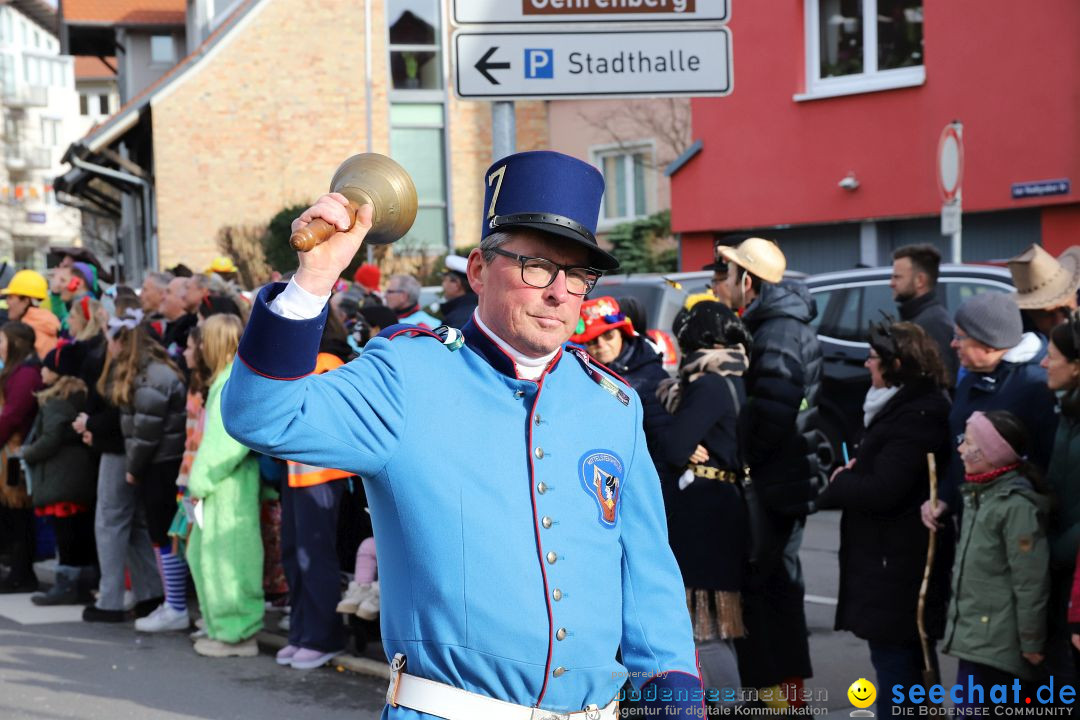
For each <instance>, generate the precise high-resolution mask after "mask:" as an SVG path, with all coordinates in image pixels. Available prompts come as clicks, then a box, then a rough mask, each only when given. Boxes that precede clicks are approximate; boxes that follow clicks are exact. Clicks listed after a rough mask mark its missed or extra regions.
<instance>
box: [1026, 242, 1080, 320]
mask: <svg viewBox="0 0 1080 720" xmlns="http://www.w3.org/2000/svg"><path fill="white" fill-rule="evenodd" d="M1009 272H1010V273H1011V274H1012V279H1013V285H1015V286H1016V295H1015V300H1016V304H1017V305H1018V306H1019V307H1020V309H1021V310H1043V309H1047V308H1056V307H1061V306H1063V305H1068V304H1070V300H1071V299H1074V298H1075V297H1076V289H1077V287H1080V245H1074V246H1073V247H1071V248H1069V249H1068V250H1066V251H1065V252H1063V253H1061V256H1060V257H1058V258H1056V259H1055V258H1054V256H1053V255H1051V254H1050V253H1048V252H1046V250H1044V249H1043V248H1042V246H1041V245H1032V246H1031V247H1029V248H1028V249H1027V250H1025V251H1024V252H1022V253H1020V254H1019V255H1017V256H1016V257H1014V258H1012V259H1011V260H1009Z"/></svg>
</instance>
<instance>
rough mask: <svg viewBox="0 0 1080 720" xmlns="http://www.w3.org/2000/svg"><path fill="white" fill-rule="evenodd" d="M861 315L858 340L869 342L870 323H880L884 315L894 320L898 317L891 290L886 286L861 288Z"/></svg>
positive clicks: (898, 313)
mask: <svg viewBox="0 0 1080 720" xmlns="http://www.w3.org/2000/svg"><path fill="white" fill-rule="evenodd" d="M862 307H863V314H862V321H861V323H860V326H859V338H858V339H859V340H862V341H864V342H869V341H870V323H872V322H881V320H882V318H883V315H882V313H884V314H885V315H889V316H890V317H892V318H893V319H894V320H898V319H899V316H900V312H899V310H897V307H896V301H895V300H893V296H892V288H891V287H889V286H888V285H867V286H866V287H864V288H863V303H862Z"/></svg>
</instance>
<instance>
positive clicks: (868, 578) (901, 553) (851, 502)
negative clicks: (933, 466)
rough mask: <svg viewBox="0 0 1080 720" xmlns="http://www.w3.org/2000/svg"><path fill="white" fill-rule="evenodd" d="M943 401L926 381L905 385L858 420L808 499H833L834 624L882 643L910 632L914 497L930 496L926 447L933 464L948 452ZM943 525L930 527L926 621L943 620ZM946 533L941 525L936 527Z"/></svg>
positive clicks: (920, 563)
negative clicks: (932, 554) (851, 460)
mask: <svg viewBox="0 0 1080 720" xmlns="http://www.w3.org/2000/svg"><path fill="white" fill-rule="evenodd" d="M948 432H949V401H948V399H947V398H946V397H945V394H944V393H943V392H942V391H941V390H938V389H935V388H934V387H933V386H931V385H929V384H920V385H909V386H905V387H902V388H901V389H900V391H899V392H898V393H897V394H896V395H895V396H894V397H893V398H892V399H891V400H890V401H889V402H888V404H886V405H885V407H884V408H882V409H881V411H880V412H878V414H877V416H876V417H875V418H874V419H873V421H872V422H871V423H870V426H869V427H868V428H867V429H866V434H865V436H864V437H863V441H862V443H861V444H860V445H859V452H858V454H857V455H856V458H855V466H854V467H853V468H852V469H851V470H845V471H842V472H840V473H839V474H838V475H837V476H836V478H835V479H834V480H833V481H832V482H831V483H830V484H829V486H828V487H827V488H825V490H824V491H823V492H822V493H821V495H820V496H819V497H818V507H821V508H840V509H842V510H843V511H844V514H843V516H842V517H841V520H840V592H839V597H838V599H839V603H838V604H837V607H836V629H837V630H849V631H851V632H853V633H855V634H856V635H857V636H859V637H860V638H863V639H864V640H869V641H872V642H882V643H890V644H908V643H917V642H918V641H919V633H918V628H917V627H916V619H915V618H916V607H917V605H918V598H919V587H920V585H921V583H922V577H923V569H924V567H925V564H926V549H927V544H928V541H929V531H928V530H927V529H926V527H925V526H924V525H923V524H922V520H921V519H920V507H921V506H922V504H923V502H925V501H926V500H927V499H928V498H929V497H930V484H929V469H928V465H927V458H926V456H927V453H934V455H935V458H936V460H937V463H938V467H939V468H943V467H944V462H945V461H946V459H947V458H948V456H949V453H950V452H951V447H950V441H949V435H948ZM950 528H951V526H948V527H947V528H946V529H945V530H939V531H938V533H937V536H938V540H937V542H938V549H937V557H936V558H935V560H934V573H933V575H932V576H931V584H930V586H929V588H928V592H927V604H926V629H927V633H928V634H929V635H930V636H931V637H933V638H940V637H942V634H943V633H944V630H945V606H946V602H947V600H948V587H949V569H950V568H951V567H952V556H951V553H952V548H953V542H952V535H951V531H950ZM946 533H949V534H948V535H946Z"/></svg>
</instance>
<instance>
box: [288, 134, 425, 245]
mask: <svg viewBox="0 0 1080 720" xmlns="http://www.w3.org/2000/svg"><path fill="white" fill-rule="evenodd" d="M330 192H337V193H341V194H342V195H344V196H345V197H346V198H348V200H349V206H348V209H349V217H350V218H351V219H350V222H349V228H350V229H351V228H352V226H353V225H354V224H355V223H356V214H357V213H358V212H359V211H360V206H362V205H364V204H368V205H371V206H372V207H373V208H374V212H373V213H372V217H371V223H372V224H371V230H369V231H368V234H367V237H365V238H364V242H365V243H371V244H373V245H389V244H390V243H392V242H394V241H395V240H400V239H401V238H402V237H403V236H404V235H405V233H407V232H409V229H410V228H411V227H412V225H413V222H414V221H415V220H416V208H417V198H416V185H415V184H413V181H412V178H411V177H409V173H407V172H405V168H403V167H401V165H399V164H398V163H396V162H394V161H393V160H391V159H390V158H388V157H386V156H385V155H380V154H379V153H362V154H360V155H353V156H352V157H351V158H349V159H348V160H346V161H345V162H343V163H342V164H341V167H339V168H338V169H337V172H336V173H334V177H333V179H332V180H331V181H330ZM336 232H337V228H336V227H335V226H333V225H331V224H330V223H328V222H326V221H325V220H323V219H321V218H316V219H315V220H312V221H311V222H310V223H308V224H307V226H305V227H302V228H300V229H299V230H297V231H296V232H294V233H293V234H292V237H290V238H289V244H290V245H292V247H293V249H294V250H296V251H298V252H308V251H309V250H311V249H312V248H314V247H315V246H316V245H319V244H320V243H323V242H326V241H327V240H329V239H330V237H331V236H332V235H333V234H334V233H336Z"/></svg>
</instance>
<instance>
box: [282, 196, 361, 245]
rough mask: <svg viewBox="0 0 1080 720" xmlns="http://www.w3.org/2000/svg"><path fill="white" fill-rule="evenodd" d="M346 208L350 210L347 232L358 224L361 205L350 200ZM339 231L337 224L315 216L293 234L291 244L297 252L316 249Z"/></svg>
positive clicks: (290, 239)
mask: <svg viewBox="0 0 1080 720" xmlns="http://www.w3.org/2000/svg"><path fill="white" fill-rule="evenodd" d="M346 210H348V212H349V227H348V228H347V229H346V230H345V232H348V231H349V230H352V229H353V226H354V225H356V216H357V214H358V213H359V212H360V206H359V205H357V204H356V203H354V202H353V201H351V200H350V201H349V204H348V205H347V206H346ZM337 231H338V229H337V226H336V225H331V224H330V223H328V222H326V221H325V220H323V219H322V218H315V219H314V220H312V221H311V222H309V223H308V224H307V225H305V226H304V227H302V228H300V229H299V230H297V231H296V232H294V233H293V234H292V236H291V237H290V238H289V245H291V246H292V249H293V250H295V251H297V252H305V253H306V252H309V251H311V250H314V249H315V246H316V245H321V244H323V243H324V242H326V241H327V240H329V239H330V238H331V237H332V236H333V235H334V233H336V232H337Z"/></svg>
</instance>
